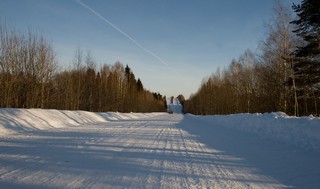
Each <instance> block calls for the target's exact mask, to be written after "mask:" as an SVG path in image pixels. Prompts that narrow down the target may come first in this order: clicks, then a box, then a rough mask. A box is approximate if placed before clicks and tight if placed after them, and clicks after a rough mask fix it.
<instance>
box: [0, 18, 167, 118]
mask: <svg viewBox="0 0 320 189" xmlns="http://www.w3.org/2000/svg"><path fill="white" fill-rule="evenodd" d="M0 107H2V108H50V109H64V110H87V111H120V112H155V111H166V100H165V97H163V96H162V95H161V94H159V93H152V92H150V91H148V90H146V89H144V87H143V84H142V82H141V80H140V79H136V77H135V75H134V73H133V72H132V70H131V68H130V67H129V66H128V65H127V66H123V64H121V63H120V62H116V63H115V64H114V65H107V64H105V65H103V66H102V67H101V68H100V69H97V68H96V63H95V61H94V59H93V57H92V56H91V54H90V53H87V54H86V55H85V56H84V53H83V52H82V51H81V50H80V49H78V50H77V51H76V53H75V58H74V60H73V65H72V66H71V68H68V69H65V70H61V69H59V66H58V62H57V60H56V57H55V52H54V50H53V48H52V45H51V44H50V43H49V42H47V41H46V40H45V38H44V37H43V36H41V35H38V34H36V33H34V32H31V31H29V32H28V33H27V34H23V33H19V32H17V31H15V30H14V29H8V27H7V26H4V25H1V24H0Z"/></svg>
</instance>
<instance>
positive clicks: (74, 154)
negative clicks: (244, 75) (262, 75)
mask: <svg viewBox="0 0 320 189" xmlns="http://www.w3.org/2000/svg"><path fill="white" fill-rule="evenodd" d="M319 186H320V119H319V118H315V117H304V118H294V117H289V116H287V115H285V114H283V113H270V114H236V115H227V116H193V115H181V114H166V113H150V114H139V113H129V114H123V113H91V112H85V111H60V110H39V109H29V110H25V109H0V188H48V189H51V188H319Z"/></svg>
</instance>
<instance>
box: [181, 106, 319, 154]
mask: <svg viewBox="0 0 320 189" xmlns="http://www.w3.org/2000/svg"><path fill="white" fill-rule="evenodd" d="M187 116H188V117H190V118H192V117H193V118H195V119H199V121H202V122H205V124H203V125H204V127H206V129H208V130H209V131H210V127H213V126H219V127H226V128H230V129H236V130H239V131H240V132H247V133H252V134H256V135H258V136H260V137H261V138H265V139H272V140H277V141H279V142H284V143H287V144H290V145H296V146H299V147H301V148H303V149H306V150H315V151H320V118H319V117H313V116H309V117H292V116H288V115H286V114H285V113H283V112H273V113H264V114H261V113H257V114H231V115H213V116H193V115H190V114H189V115H187Z"/></svg>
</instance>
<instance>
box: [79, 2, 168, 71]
mask: <svg viewBox="0 0 320 189" xmlns="http://www.w3.org/2000/svg"><path fill="white" fill-rule="evenodd" d="M75 1H76V2H77V3H78V4H80V5H81V6H82V7H84V8H86V9H88V10H89V11H90V12H92V13H93V14H94V15H95V16H97V17H98V18H99V19H101V20H102V21H104V22H105V23H106V24H108V25H109V26H111V27H113V28H114V29H115V30H117V31H118V32H119V33H121V34H122V35H124V36H125V37H126V38H128V39H129V40H130V41H132V42H133V43H134V44H135V45H136V46H137V47H139V48H140V49H142V50H143V51H145V52H146V53H148V54H149V55H151V56H153V57H154V58H156V59H157V60H159V61H160V62H161V63H162V64H163V65H165V66H168V67H169V65H168V64H167V63H166V62H165V61H164V60H162V58H160V56H158V55H157V54H155V53H153V52H152V51H150V50H149V49H147V48H145V47H144V46H143V45H141V44H140V43H138V42H137V41H136V40H135V39H133V38H132V37H131V36H130V35H129V34H127V33H126V32H124V31H122V30H121V29H120V28H119V27H118V26H116V25H114V24H113V23H112V22H110V21H109V20H108V19H106V18H105V17H103V16H102V15H101V14H99V13H98V12H97V11H95V10H93V9H92V8H91V7H89V6H88V5H86V4H85V3H83V2H81V0H75Z"/></svg>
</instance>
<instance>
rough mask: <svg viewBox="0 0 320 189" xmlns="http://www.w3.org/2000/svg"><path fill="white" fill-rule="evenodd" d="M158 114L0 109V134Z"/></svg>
mask: <svg viewBox="0 0 320 189" xmlns="http://www.w3.org/2000/svg"><path fill="white" fill-rule="evenodd" d="M157 114H159V113H150V114H142V113H118V112H109V113H93V112H87V111H68V110H42V109H10V108H9V109H6V108H5V109H0V134H13V133H19V132H26V131H34V130H47V129H54V128H64V127H73V126H79V125H84V124H88V125H89V124H95V123H101V122H108V121H116V120H130V119H138V118H148V117H150V116H151V117H152V116H155V115H157Z"/></svg>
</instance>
